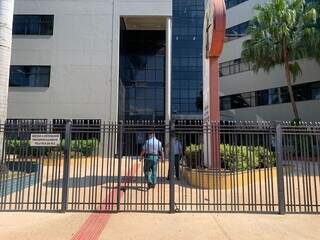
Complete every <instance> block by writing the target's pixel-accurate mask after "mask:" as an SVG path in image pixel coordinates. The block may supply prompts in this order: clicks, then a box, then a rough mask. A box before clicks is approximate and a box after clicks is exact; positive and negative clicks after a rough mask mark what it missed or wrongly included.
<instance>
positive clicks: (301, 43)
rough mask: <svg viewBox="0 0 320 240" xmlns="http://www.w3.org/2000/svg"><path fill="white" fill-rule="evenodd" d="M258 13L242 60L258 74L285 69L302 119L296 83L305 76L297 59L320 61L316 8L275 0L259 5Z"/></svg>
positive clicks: (301, 0)
mask: <svg viewBox="0 0 320 240" xmlns="http://www.w3.org/2000/svg"><path fill="white" fill-rule="evenodd" d="M316 5H317V3H316ZM255 10H256V11H257V15H256V16H255V17H253V19H252V20H251V24H250V26H249V28H248V34H250V35H251V38H250V39H249V40H247V41H245V42H244V43H243V46H242V48H243V49H242V58H243V59H244V61H246V62H247V63H249V64H250V65H251V66H252V69H253V71H254V72H256V73H257V72H258V71H259V70H260V69H262V70H264V71H266V72H269V71H270V70H271V69H273V68H274V67H275V66H277V65H282V66H284V70H285V79H286V83H287V85H288V91H289V96H290V101H291V104H292V109H293V113H294V117H295V119H300V117H299V113H298V109H297V106H296V102H295V99H294V95H293V91H292V84H293V83H294V81H295V79H296V77H297V76H298V75H299V74H301V68H300V66H299V63H298V61H297V60H299V59H302V58H315V59H316V60H317V61H318V62H320V34H319V28H318V27H317V24H319V23H317V11H316V7H315V5H313V4H310V5H307V4H306V3H305V1H304V0H271V1H270V3H267V4H266V5H264V6H262V5H260V4H258V5H257V6H256V7H255ZM318 26H319V25H318Z"/></svg>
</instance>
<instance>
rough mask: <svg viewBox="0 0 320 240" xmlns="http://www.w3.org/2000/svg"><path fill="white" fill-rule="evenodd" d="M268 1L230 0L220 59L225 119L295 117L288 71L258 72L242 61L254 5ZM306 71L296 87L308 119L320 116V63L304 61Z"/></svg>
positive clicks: (256, 119)
mask: <svg viewBox="0 0 320 240" xmlns="http://www.w3.org/2000/svg"><path fill="white" fill-rule="evenodd" d="M266 2H268V0H226V7H227V29H226V34H227V38H226V42H225V46H224V51H223V53H222V56H221V59H220V77H221V78H220V84H221V87H220V91H221V93H220V95H221V98H220V104H221V118H222V119H223V120H251V121H260V120H292V119H293V118H294V117H293V113H292V108H291V104H290V103H289V97H288V92H287V88H286V83H285V81H284V71H283V69H282V68H281V67H277V68H276V69H274V71H271V72H270V73H269V74H267V73H264V72H259V73H258V74H254V73H253V72H252V71H250V66H248V65H247V64H245V63H243V62H242V61H241V48H242V43H243V41H244V40H246V39H247V38H248V36H246V35H245V32H246V28H247V27H248V24H249V20H250V19H251V18H252V16H253V15H254V11H253V7H254V5H256V4H257V3H262V4H263V3H266ZM300 62H301V67H302V72H303V74H302V75H301V76H299V77H298V78H297V80H296V82H295V86H294V88H293V91H294V94H295V98H296V100H297V106H298V111H299V113H300V116H301V118H302V120H304V121H319V119H320V76H319V73H320V66H319V65H318V64H317V63H316V62H315V61H310V60H301V61H300Z"/></svg>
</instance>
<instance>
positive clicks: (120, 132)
mask: <svg viewBox="0 0 320 240" xmlns="http://www.w3.org/2000/svg"><path fill="white" fill-rule="evenodd" d="M122 134H123V124H122V122H119V124H118V178H117V211H118V212H119V211H120V201H121V194H120V192H121V162H122V144H123V140H122Z"/></svg>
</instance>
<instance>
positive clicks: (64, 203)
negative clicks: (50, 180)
mask: <svg viewBox="0 0 320 240" xmlns="http://www.w3.org/2000/svg"><path fill="white" fill-rule="evenodd" d="M70 151H71V121H67V123H66V129H65V139H64V162H63V180H62V204H61V212H66V210H67V207H68V191H69V188H68V182H69V162H70Z"/></svg>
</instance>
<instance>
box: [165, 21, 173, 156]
mask: <svg viewBox="0 0 320 240" xmlns="http://www.w3.org/2000/svg"><path fill="white" fill-rule="evenodd" d="M171 59H172V19H171V17H168V18H167V19H166V94H165V120H166V123H167V124H168V126H169V121H170V120H171V85H172V84H171V72H172V70H171V66H172V61H171ZM169 144H170V134H169V133H168V132H167V133H166V135H165V146H166V149H165V150H166V157H168V156H169V155H168V154H169Z"/></svg>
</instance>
